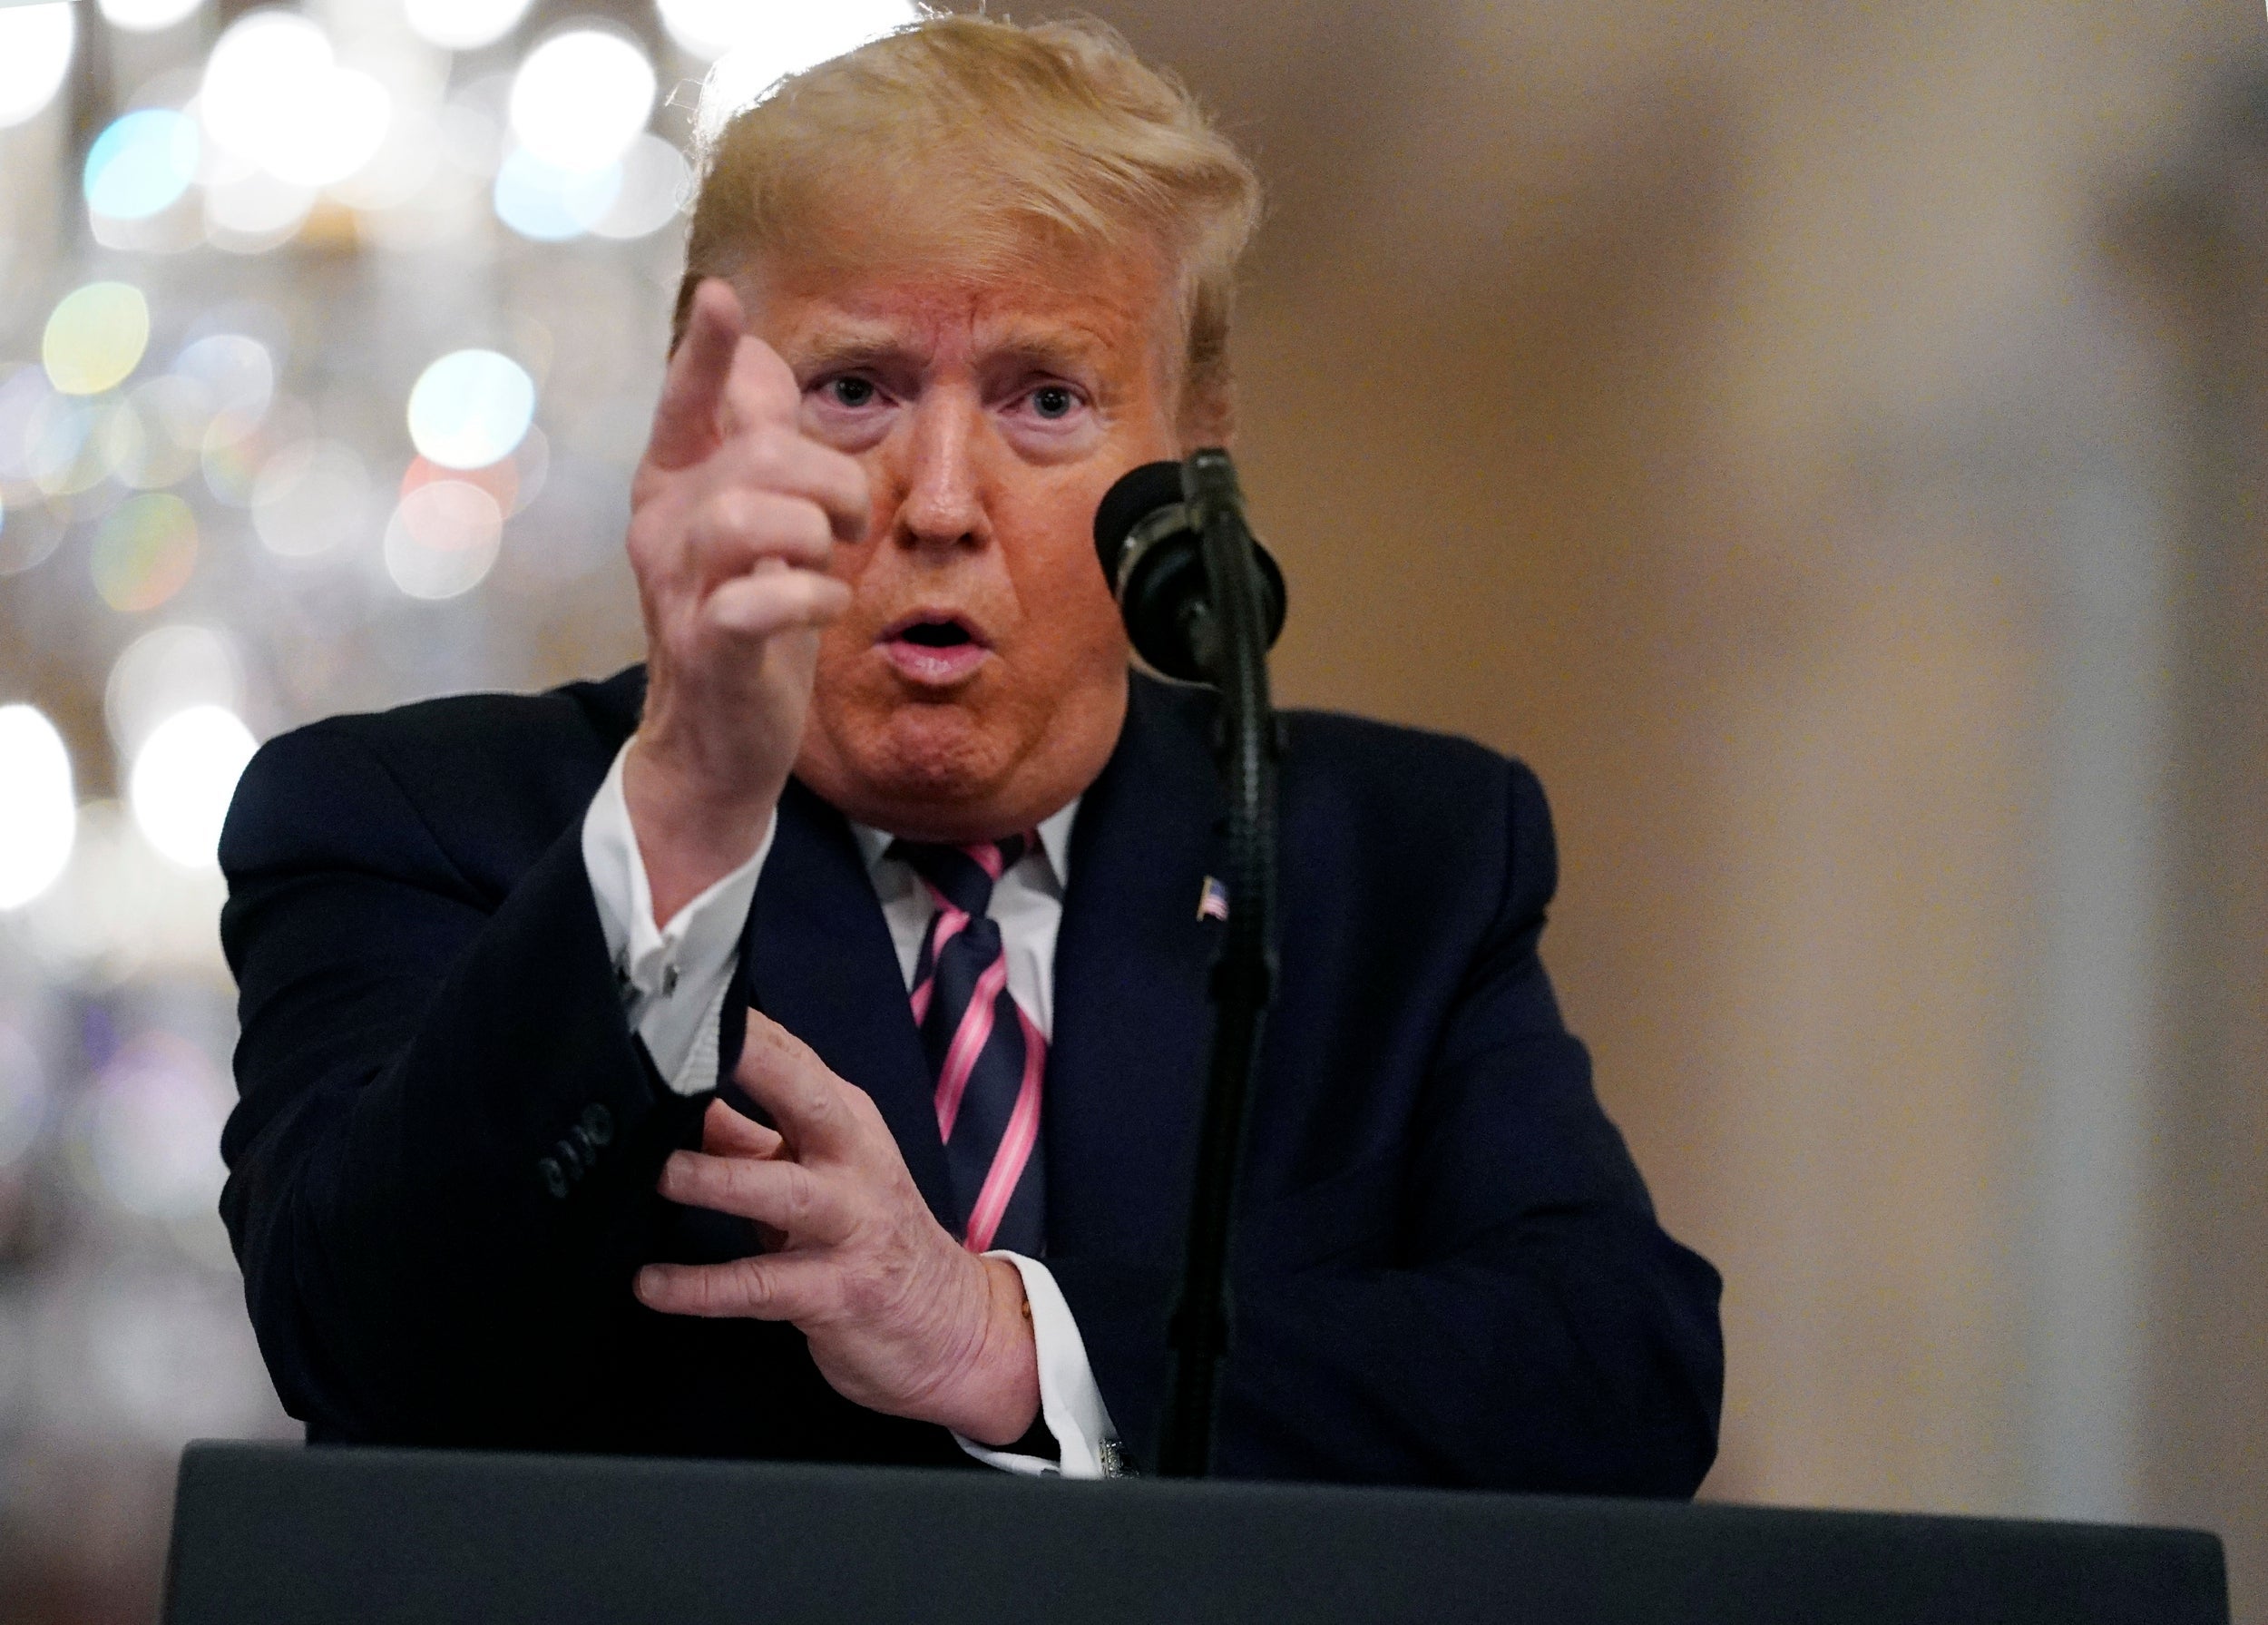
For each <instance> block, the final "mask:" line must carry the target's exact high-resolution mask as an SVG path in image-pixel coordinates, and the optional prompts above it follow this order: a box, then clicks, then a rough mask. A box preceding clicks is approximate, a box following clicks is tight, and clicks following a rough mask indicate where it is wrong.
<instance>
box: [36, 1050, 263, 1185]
mask: <svg viewBox="0 0 2268 1625" xmlns="http://www.w3.org/2000/svg"><path fill="white" fill-rule="evenodd" d="M229 1100H230V1091H229V1090H228V1088H227V1086H226V1085H225V1084H224V1083H223V1082H221V1081H220V1079H219V1078H218V1077H216V1076H215V1075H214V1072H213V1067H212V1063H211V1062H209V1061H208V1060H206V1059H205V1056H204V1053H203V1052H201V1051H200V1050H199V1049H198V1048H197V1046H196V1045H194V1044H192V1043H190V1042H189V1041H188V1040H186V1039H184V1038H181V1037H178V1036H176V1035H175V1034H173V1033H163V1032H158V1033H144V1034H142V1035H141V1036H140V1037H138V1038H135V1039H132V1040H131V1041H129V1042H128V1043H126V1044H125V1045H123V1046H122V1048H121V1049H120V1050H119V1052H118V1053H117V1055H116V1056H114V1057H113V1058H112V1061H111V1062H110V1064H109V1065H107V1066H105V1067H104V1068H103V1072H102V1075H101V1076H99V1077H98V1078H96V1079H95V1081H94V1084H93V1088H92V1089H90V1090H89V1091H88V1092H87V1094H86V1097H85V1098H84V1100H83V1101H82V1103H81V1105H80V1108H79V1110H80V1111H81V1113H83V1115H82V1116H81V1118H80V1121H79V1123H78V1129H79V1133H78V1135H77V1136H75V1138H77V1139H79V1140H80V1143H81V1148H82V1150H83V1156H84V1159H85V1160H84V1163H83V1167H84V1169H85V1171H86V1172H87V1173H88V1174H89V1175H91V1176H92V1179H93V1184H94V1187H95V1189H94V1192H93V1194H95V1195H97V1196H99V1197H102V1198H105V1199H108V1200H111V1201H113V1202H116V1203H117V1204H118V1205H119V1206H120V1207H122V1208H123V1209H126V1210H127V1211H128V1212H130V1213H138V1214H140V1215H142V1217H143V1218H145V1219H179V1218H187V1217H188V1216H189V1215H190V1214H191V1213H193V1212H196V1211H197V1210H198V1209H202V1208H205V1207H208V1206H210V1204H211V1203H213V1202H214V1201H216V1200H217V1199H219V1198H220V1186H221V1183H222V1182H223V1181H224V1180H226V1179H227V1178H228V1170H227V1169H226V1168H225V1167H224V1166H223V1165H222V1164H221V1161H220V1127H221V1124H222V1123H223V1122H224V1121H227V1118H228V1113H229Z"/></svg>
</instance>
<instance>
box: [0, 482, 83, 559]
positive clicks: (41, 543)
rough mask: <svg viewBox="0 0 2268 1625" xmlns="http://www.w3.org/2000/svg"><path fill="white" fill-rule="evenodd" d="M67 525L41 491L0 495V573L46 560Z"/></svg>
mask: <svg viewBox="0 0 2268 1625" xmlns="http://www.w3.org/2000/svg"><path fill="white" fill-rule="evenodd" d="M66 528H67V526H66V524H65V523H64V519H63V517H62V516H60V515H58V514H56V513H55V512H54V510H53V509H52V508H50V507H49V506H48V505H47V503H46V501H45V499H44V493H40V492H37V491H28V492H24V493H23V494H19V495H17V496H15V497H5V496H0V576H5V575H21V574H22V573H24V571H26V570H30V569H32V568H34V566H36V565H39V564H44V563H46V562H47V560H48V559H49V557H50V556H52V555H53V554H54V551H55V549H56V548H57V547H58V546H60V545H61V544H62V543H63V534H64V530H65V529H66Z"/></svg>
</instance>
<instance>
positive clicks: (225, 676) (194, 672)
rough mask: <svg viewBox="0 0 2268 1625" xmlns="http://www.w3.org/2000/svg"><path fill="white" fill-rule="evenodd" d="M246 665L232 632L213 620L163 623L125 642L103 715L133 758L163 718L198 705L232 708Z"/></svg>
mask: <svg viewBox="0 0 2268 1625" xmlns="http://www.w3.org/2000/svg"><path fill="white" fill-rule="evenodd" d="M243 690H244V666H243V661H242V660H241V659H240V657H239V656H238V654H237V651H236V645H235V644H234V643H233V642H232V641H230V638H229V635H228V634H227V633H226V632H224V631H219V630H218V629H216V628H213V627H210V626H191V625H186V624H183V625H174V626H161V627H157V628H155V629H154V630H152V631H146V632H144V633H142V636H140V637H139V638H136V639H135V640H134V641H132V643H129V644H128V645H127V646H126V650H125V652H124V653H122V654H121V655H120V656H119V657H118V659H117V661H115V662H113V663H112V666H111V674H110V680H109V681H108V682H106V683H105V684H104V685H103V719H104V720H106V721H107V722H108V723H109V724H110V730H111V739H112V741H113V742H114V743H115V744H116V745H117V747H118V750H119V754H120V755H121V756H123V757H127V758H130V759H131V758H132V755H133V753H134V752H135V751H136V750H137V749H140V748H141V746H142V741H143V740H144V739H148V738H149V737H150V735H151V734H152V732H154V731H155V730H156V729H157V726H158V724H159V723H161V722H162V721H164V720H166V719H167V718H168V717H171V716H172V715H173V714H175V713H176V712H178V711H184V710H188V709H189V708H190V707H191V706H194V705H218V706H222V707H225V708H227V709H228V710H231V711H233V710H236V709H237V707H238V706H240V704H242V702H243V697H244V696H243Z"/></svg>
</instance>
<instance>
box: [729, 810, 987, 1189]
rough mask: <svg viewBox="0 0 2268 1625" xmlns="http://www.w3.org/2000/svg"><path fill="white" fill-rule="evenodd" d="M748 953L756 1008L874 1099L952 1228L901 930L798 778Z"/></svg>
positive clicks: (853, 851)
mask: <svg viewBox="0 0 2268 1625" xmlns="http://www.w3.org/2000/svg"><path fill="white" fill-rule="evenodd" d="M741 953H742V964H743V967H744V971H745V974H746V976H747V978H748V990H749V994H750V998H751V1002H752V1003H754V1004H755V1005H756V1007H757V1008H758V1010H761V1011H762V1012H763V1013H765V1014H766V1015H768V1016H770V1017H771V1018H772V1020H774V1021H776V1022H777V1023H779V1024H780V1025H781V1026H783V1027H785V1028H787V1030H788V1031H789V1032H790V1033H794V1034H795V1035H796V1036H797V1037H798V1038H800V1039H802V1040H803V1041H804V1043H807V1044H809V1045H810V1046H811V1047H812V1048H813V1049H814V1050H816V1051H817V1052H818V1054H819V1058H820V1059H821V1060H822V1061H824V1062H826V1064H827V1065H828V1066H829V1067H830V1068H831V1069H833V1071H834V1072H836V1075H837V1076H839V1077H842V1078H845V1079H847V1080H848V1081H849V1082H853V1083H855V1084H856V1085H858V1087H859V1088H861V1089H863V1090H865V1091H866V1092H867V1093H868V1094H870V1095H872V1096H873V1097H874V1101H875V1105H876V1106H878V1107H880V1108H881V1109H882V1115H883V1119H884V1121H886V1122H887V1123H888V1124H889V1125H890V1131H891V1133H892V1134H893V1135H894V1136H895V1137H896V1139H897V1142H898V1147H899V1150H901V1151H902V1152H903V1153H904V1157H905V1165H906V1168H907V1169H908V1170H910V1171H911V1172H912V1173H913V1176H914V1184H915V1185H917V1186H918V1187H920V1189H921V1192H922V1195H923V1197H924V1199H926V1200H927V1201H928V1203H929V1208H930V1211H931V1212H933V1213H934V1214H936V1215H937V1217H938V1219H939V1222H941V1223H943V1224H944V1225H946V1226H947V1227H948V1228H951V1227H952V1226H953V1223H954V1219H953V1199H952V1194H951V1192H952V1186H951V1183H950V1180H949V1176H948V1174H947V1171H946V1167H945V1148H944V1142H943V1140H941V1139H940V1138H939V1137H938V1133H937V1113H936V1106H935V1104H934V1100H933V1098H932V1096H933V1092H934V1091H932V1089H931V1086H930V1082H929V1064H928V1062H926V1061H925V1060H924V1058H923V1055H922V1045H921V1035H920V1033H918V1032H917V1031H916V1030H915V1028H914V1013H913V1010H912V1008H911V1007H910V1006H909V1005H908V1003H906V997H905V984H904V980H903V978H902V977H901V975H900V974H899V971H898V960H897V951H896V949H895V948H894V947H893V946H892V945H891V942H890V928H889V926H888V925H887V924H886V923H885V921H884V919H883V917H882V905H881V904H880V903H879V902H877V901H876V900H875V891H874V883H873V881H872V880H871V879H870V878H869V877H868V876H867V874H866V866H865V861H864V859H862V858H861V857H860V856H859V851H858V842H857V839H856V837H854V836H853V835H852V834H851V830H850V826H849V824H848V823H846V821H845V820H844V818H843V815H842V814H840V813H838V812H836V810H835V809H834V808H831V807H829V806H828V805H827V804H826V802H824V801H822V800H820V799H819V798H818V797H816V796H815V795H813V794H812V793H811V792H810V791H809V790H807V789H806V788H804V787H803V786H802V785H801V784H799V783H796V782H794V781H792V780H791V781H790V782H789V784H788V786H787V793H786V794H785V795H784V796H782V797H781V798H780V803H779V831H778V833H777V835H776V836H775V837H773V846H772V852H771V856H770V857H767V858H766V859H765V861H764V873H763V876H762V877H761V878H760V879H759V880H758V882H757V887H756V903H755V905H754V907H753V908H751V909H750V910H749V914H748V934H747V935H746V936H745V937H744V938H743V939H742V945H741ZM730 1024H731V1023H727V1025H728V1028H729V1026H730Z"/></svg>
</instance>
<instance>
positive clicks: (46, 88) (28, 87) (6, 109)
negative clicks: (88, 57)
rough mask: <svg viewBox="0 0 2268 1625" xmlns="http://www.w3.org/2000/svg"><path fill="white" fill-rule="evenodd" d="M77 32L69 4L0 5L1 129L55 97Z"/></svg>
mask: <svg viewBox="0 0 2268 1625" xmlns="http://www.w3.org/2000/svg"><path fill="white" fill-rule="evenodd" d="M78 34H79V23H78V18H77V16H76V15H74V14H73V8H72V7H71V6H70V5H54V4H51V5H6V6H0V130H5V129H6V128H7V127H8V126H9V125H11V124H21V123H23V122H24V121H25V120H26V119H30V118H34V117H36V116H37V115H38V114H39V113H41V112H42V111H43V110H44V108H45V107H46V105H47V103H50V102H52V101H54V97H55V92H56V90H57V88H58V87H60V86H61V85H62V83H63V76H64V72H65V70H67V69H68V68H69V67H70V66H71V47H72V44H73V43H74V42H75V41H76V40H77V38H78Z"/></svg>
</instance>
